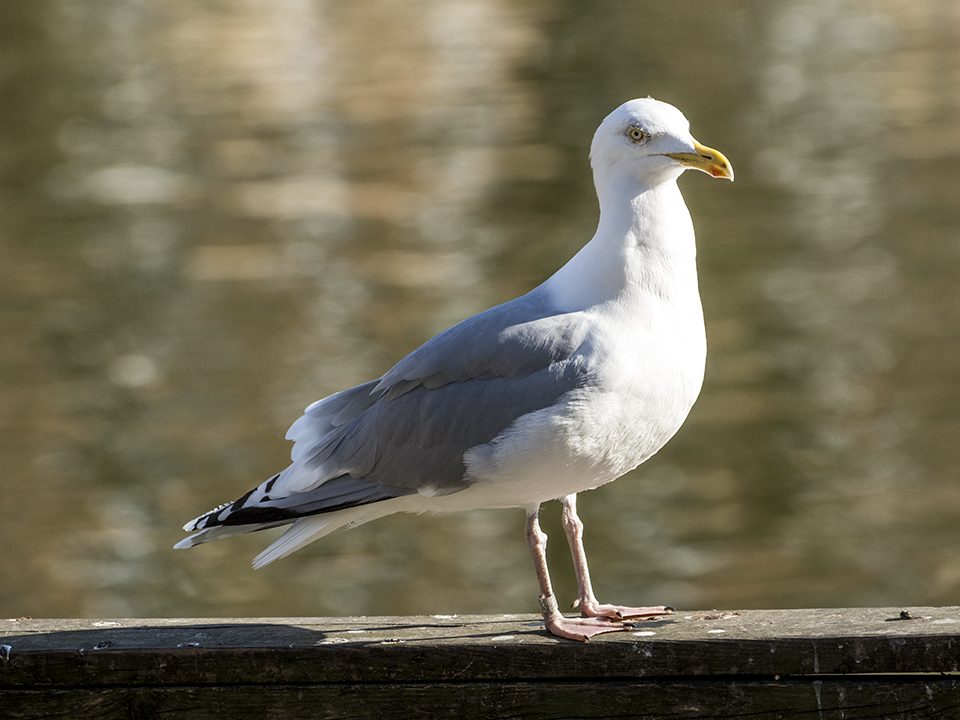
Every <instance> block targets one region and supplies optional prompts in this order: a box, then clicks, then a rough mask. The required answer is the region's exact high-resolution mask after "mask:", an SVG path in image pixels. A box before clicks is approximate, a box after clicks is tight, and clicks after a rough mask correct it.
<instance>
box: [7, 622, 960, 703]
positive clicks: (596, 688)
mask: <svg viewBox="0 0 960 720" xmlns="http://www.w3.org/2000/svg"><path fill="white" fill-rule="evenodd" d="M958 631H960V608H958V607H946V608H908V609H906V610H902V609H900V608H857V609H840V610H749V611H740V612H727V613H719V612H694V613H689V612H688V613H684V612H680V613H676V614H675V615H672V616H669V617H666V618H662V619H658V620H654V621H651V622H647V623H640V624H638V625H637V626H636V627H634V628H633V629H632V630H630V631H628V632H623V633H615V634H610V635H605V636H601V637H598V638H594V639H593V640H591V641H590V642H589V643H575V642H570V641H564V640H559V639H557V638H554V637H552V636H549V635H547V634H546V633H545V632H544V630H543V626H542V622H541V621H540V619H539V617H537V616H534V615H522V616H461V617H457V616H453V617H440V616H433V617H402V618H269V619H262V618H260V619H216V620H198V619H175V620H21V621H13V620H3V621H0V646H2V647H0V708H2V712H0V715H2V716H3V717H15V718H34V717H46V716H51V715H53V716H56V714H57V712H58V711H57V708H69V713H68V715H69V716H70V717H77V718H86V717H90V718H94V717H116V716H119V717H153V716H156V715H160V714H161V713H177V715H176V716H177V717H178V718H184V719H186V718H194V717H197V718H199V717H208V716H210V715H212V714H215V711H216V712H221V713H223V714H224V715H226V716H240V714H241V713H243V714H244V716H247V717H259V716H271V715H272V716H276V717H330V718H334V717H358V716H366V715H377V716H378V717H382V718H392V717H410V716H411V715H410V712H411V708H416V716H417V717H425V718H430V717H434V716H437V717H440V716H443V717H451V716H452V715H451V713H453V715H456V716H460V717H511V716H518V715H523V716H524V717H525V718H540V717H543V718H550V717H610V716H621V715H626V716H631V715H643V716H649V717H662V716H670V717H677V718H679V717H706V716H717V715H723V716H729V717H739V716H741V715H748V714H751V713H753V714H755V715H756V714H759V716H760V717H781V716H786V715H787V714H789V715H790V717H804V716H809V717H818V718H820V717H845V718H860V717H863V718H867V717H904V718H908V717H929V716H931V715H935V714H937V713H944V715H943V716H944V717H949V716H951V713H955V714H956V715H957V716H960V689H958V682H960V676H956V675H952V674H953V673H958V664H960V634H958ZM638 708H641V709H642V711H638ZM131 713H132V714H131ZM805 714H806V715H805Z"/></svg>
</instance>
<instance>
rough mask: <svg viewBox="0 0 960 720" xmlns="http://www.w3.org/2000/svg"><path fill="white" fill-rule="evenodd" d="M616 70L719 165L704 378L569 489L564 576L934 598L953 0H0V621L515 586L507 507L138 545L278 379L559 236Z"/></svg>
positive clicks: (155, 532)
mask: <svg viewBox="0 0 960 720" xmlns="http://www.w3.org/2000/svg"><path fill="white" fill-rule="evenodd" d="M646 95H653V96H655V97H657V98H659V99H662V100H666V101H668V102H671V103H673V104H675V105H677V106H679V107H680V108H681V109H682V110H683V111H684V112H685V113H686V115H687V116H688V117H689V119H690V120H691V122H692V127H693V132H694V134H695V136H696V137H697V138H698V139H699V140H700V141H701V142H703V143H705V144H707V145H710V146H713V147H716V148H718V149H720V150H722V151H723V152H724V153H726V154H727V156H728V157H729V158H730V159H731V161H732V162H733V165H734V167H735V169H736V172H737V181H736V182H735V183H734V184H733V185H731V184H729V183H721V182H716V181H713V180H711V179H710V178H708V177H706V176H705V175H701V174H699V173H687V174H686V175H685V176H684V178H683V179H682V180H681V185H682V188H683V190H684V194H685V197H686V199H687V203H688V205H689V206H690V208H691V211H692V214H693V217H694V222H695V225H696V227H697V233H698V241H699V248H700V254H699V258H700V259H699V265H700V273H701V292H702V296H703V301H704V309H705V314H706V321H707V333H708V339H709V347H710V351H709V360H708V366H707V376H706V383H705V386H704V390H703V394H702V396H701V399H700V401H699V403H698V404H697V406H696V407H695V408H694V411H693V413H692V415H691V416H690V419H689V420H688V422H687V423H686V425H685V426H684V428H683V429H682V430H681V432H680V433H679V435H678V436H677V437H676V438H675V439H674V440H673V442H672V443H671V444H669V445H668V446H667V448H666V449H665V450H663V451H662V452H661V453H660V454H659V455H658V456H657V457H655V458H654V459H653V460H651V461H650V462H648V463H647V464H646V465H645V466H643V467H642V468H640V469H639V470H638V471H636V472H634V473H631V474H630V475H628V476H627V477H625V478H623V479H621V480H620V481H618V482H616V483H614V484H612V485H608V486H606V487H604V488H601V489H599V490H596V491H594V492H591V493H587V494H585V495H583V496H582V497H581V511H582V515H583V517H584V520H585V523H586V528H587V529H586V536H585V541H586V544H587V551H588V554H589V555H590V559H591V562H592V569H593V573H594V576H595V585H596V586H597V588H598V594H599V596H600V599H601V600H605V601H608V602H622V603H636V604H646V603H668V604H671V605H674V606H676V607H679V608H742V607H791V606H794V607H803V606H859V605H919V604H957V603H960V479H958V470H960V283H958V278H960V4H958V3H957V2H956V0H873V1H870V2H861V1H855V0H780V1H779V2H776V3H771V2H762V1H760V0H754V1H750V0H716V1H714V2H709V3H708V2H693V1H692V0H675V1H674V2H670V3H662V2H627V3H624V2H615V1H613V0H606V1H599V2H590V3H582V2H575V1H574V0H561V1H560V2H556V1H554V0H418V1H415V2H409V1H408V0H360V1H358V2H349V3H347V2H335V1H333V0H278V1H270V2H268V1H267V0H238V1H236V2H195V1H193V0H190V1H188V0H163V1H162V2H161V1H160V0H33V1H32V2H6V3H2V4H0V468H2V472H0V616H4V617H16V616H21V615H30V616H34V617H40V616H88V617H89V616H131V617H149V616H261V615H274V616H282V615H328V614H334V615H336V614H368V615H369V614H401V613H474V612H477V613H493V612H534V611H535V610H536V608H537V606H536V600H535V598H536V594H537V589H536V582H535V577H534V573H533V570H532V566H531V561H530V558H529V556H528V553H527V549H526V547H525V545H524V541H523V514H522V512H521V511H520V510H516V511H478V512H473V513H467V514H461V515H455V516H420V517H417V516H395V517H392V518H388V519H385V520H381V521H378V522H376V523H372V524H370V525H366V526H363V527H361V528H357V529H352V530H347V531H341V532H339V533H336V534H335V535H333V536H331V537H329V538H327V539H324V540H322V541H320V542H318V543H315V544H313V545H311V546H310V547H309V548H308V549H306V550H304V551H301V552H299V553H297V554H295V555H294V556H291V557H290V558H288V559H286V560H283V561H280V562H278V563H276V564H274V565H271V566H269V567H268V568H266V569H264V570H260V571H256V572H254V571H252V570H251V569H250V567H249V561H250V559H251V558H252V557H253V556H254V555H255V554H256V553H257V552H259V551H260V550H261V549H262V548H263V547H264V546H265V545H266V544H267V543H268V542H269V541H270V540H271V539H272V537H275V535H276V533H275V532H272V533H261V534H256V535H252V536H245V537H241V538H234V539H231V540H226V541H221V542H217V543H213V544H210V545H205V546H203V547H200V548H196V549H194V550H191V551H188V552H179V551H174V550H172V549H171V546H172V545H173V544H174V543H175V542H177V541H178V540H179V539H180V538H181V537H182V536H183V534H182V532H181V531H180V526H181V525H182V524H183V523H184V522H185V521H187V520H189V519H191V518H193V517H195V516H196V515H198V514H199V513H201V512H203V511H205V510H208V509H210V508H211V507H213V506H215V505H217V504H219V503H221V502H224V501H227V500H232V499H234V498H236V497H238V496H239V495H241V494H242V493H244V492H246V491H247V490H248V489H249V488H251V487H253V486H254V485H255V484H257V483H259V482H260V481H261V480H263V479H264V478H266V477H267V476H268V475H270V474H272V473H274V472H276V471H277V470H279V469H281V468H283V467H284V466H285V464H286V462H287V459H288V452H289V445H288V443H287V442H286V441H284V440H283V434H284V431H285V430H286V428H287V427H288V425H289V424H290V423H291V422H292V421H293V420H294V419H296V418H297V417H298V416H299V414H300V412H301V410H302V409H303V407H304V406H306V405H307V404H308V403H309V402H311V401H312V400H314V399H316V398H319V397H322V396H325V395H327V394H329V393H332V392H334V391H336V390H339V389H343V388H345V387H347V386H350V385H353V384H356V383H359V382H361V381H364V380H368V379H371V378H374V377H376V376H378V375H379V374H381V373H382V372H384V371H385V370H386V369H387V368H389V367H390V366H391V365H392V364H393V363H394V362H396V361H397V360H398V359H399V358H401V357H402V356H403V355H404V354H406V353H407V352H409V351H410V350H412V349H413V348H415V347H416V346H417V345H418V344H420V343H421V342H423V341H424V340H426V339H428V338H429V337H430V336H432V335H433V334H435V333H436V332H438V331H440V330H442V329H444V328H445V327H447V326H449V325H450V324H452V323H454V322H456V321H457V320H460V319H462V318H464V317H466V316H468V315H470V314H473V313H475V312H478V311H480V310H483V309H485V308H487V307H489V306H491V305H493V304H496V303H499V302H502V301H505V300H508V299H510V298H512V297H515V296H516V295H519V294H522V293H523V292H525V291H527V290H528V289H529V288H531V287H532V286H534V285H535V284H537V283H539V282H541V281H542V280H543V279H545V278H546V277H547V276H548V275H550V274H551V273H552V272H553V271H554V270H555V269H556V268H558V267H559V266H560V265H562V264H563V263H564V262H565V261H566V260H567V259H568V258H569V257H570V256H571V255H572V254H573V253H574V252H575V251H576V250H577V249H578V248H579V247H580V246H581V245H582V244H583V243H584V242H585V241H586V240H588V239H589V237H590V236H591V234H592V232H593V229H594V227H595V222H596V219H597V208H596V201H595V197H594V194H593V189H592V184H591V177H590V172H589V166H588V161H587V151H588V147H589V142H590V138H591V136H592V133H593V131H594V129H595V128H596V126H597V124H598V123H599V122H600V120H601V119H602V118H603V117H604V116H605V115H606V114H607V113H608V112H610V111H611V110H612V109H613V108H615V107H616V106H617V105H619V104H620V103H621V102H623V101H625V100H627V99H630V98H633V97H637V96H646ZM558 514H559V513H558V510H557V508H556V503H553V504H551V506H547V507H546V509H545V513H544V515H545V529H546V530H547V532H548V533H550V534H551V536H552V538H553V542H552V545H551V551H552V552H551V558H552V563H553V567H554V573H555V575H556V580H557V584H558V586H559V588H558V591H559V594H560V596H561V599H562V598H568V599H571V600H572V599H573V596H574V589H573V577H572V570H571V566H570V561H569V558H568V556H567V551H566V547H565V543H564V541H563V539H562V534H561V531H560V528H559V522H558ZM268 535H269V537H268Z"/></svg>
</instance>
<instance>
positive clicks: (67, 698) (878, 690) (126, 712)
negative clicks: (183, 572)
mask: <svg viewBox="0 0 960 720" xmlns="http://www.w3.org/2000/svg"><path fill="white" fill-rule="evenodd" d="M958 715H960V688H958V683H957V680H956V679H955V678H926V679H924V680H922V681H918V682H912V683H908V684H903V683H898V682H896V681H895V680H875V681H870V680H860V681H856V682H855V681H853V680H845V679H842V678H832V679H824V680H817V681H815V682H812V683H811V682H800V681H798V680H796V679H792V680H791V679H781V680H779V681H775V680H772V679H771V680H766V681H764V680H744V681H743V682H739V683H734V682H729V681H727V682H720V681H715V680H714V681H710V680H703V681H697V680H686V681H677V680H652V679H650V680H622V681H616V682H611V681H591V682H570V683H558V684H553V683H540V682H522V683H469V682H464V683H441V684H436V685H427V684H420V683H399V684H390V683H388V684H378V683H373V684H351V685H338V684H334V685H287V686H284V685H272V686H251V685H225V686H211V685H206V686H191V687H173V686H167V687H144V688H135V687H129V688H104V689H99V690H98V689H92V688H87V689H68V690H60V689H57V690H51V691H40V690H20V691H7V692H3V691H2V690H0V717H3V718H5V719H6V720H40V719H41V718H44V719H49V718H57V717H66V718H70V719H71V720H102V719H104V718H137V720H140V719H142V718H176V719H177V720H200V719H206V718H284V720H288V719H297V718H303V719H304V720H307V719H310V720H314V719H316V718H327V719H330V720H334V719H337V720H339V719H343V720H347V719H350V720H356V718H367V717H370V718H377V719H378V720H410V719H411V718H416V720H449V719H450V718H458V719H459V718H463V719H464V720H470V719H473V718H476V719H478V720H490V718H523V719H524V720H554V719H558V718H565V719H567V720H569V719H571V718H606V719H608V720H609V718H647V719H649V718H670V719H671V720H684V719H686V718H718V717H720V718H750V720H758V719H764V718H790V719H791V720H795V719H797V718H799V719H800V720H803V719H807V718H809V719H815V720H867V719H868V718H869V719H870V720H878V719H884V720H893V719H896V720H914V719H916V720H920V719H921V718H923V719H924V720H929V719H930V718H956V717H958Z"/></svg>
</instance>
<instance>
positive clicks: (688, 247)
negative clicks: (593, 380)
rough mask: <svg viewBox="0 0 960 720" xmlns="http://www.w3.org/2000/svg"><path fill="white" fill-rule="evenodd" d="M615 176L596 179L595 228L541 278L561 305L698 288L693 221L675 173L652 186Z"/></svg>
mask: <svg viewBox="0 0 960 720" xmlns="http://www.w3.org/2000/svg"><path fill="white" fill-rule="evenodd" d="M616 180H617V182H616V183H614V182H609V183H606V184H602V183H601V182H600V181H599V179H598V181H597V194H598V196H599V198H600V222H599V225H598V226H597V232H596V234H595V235H594V236H593V239H592V240H591V241H590V242H589V243H587V244H586V245H585V246H584V247H583V249H581V250H580V252H578V253H577V254H576V255H575V256H574V257H573V258H571V260H570V261H569V262H568V263H567V264H566V265H564V266H563V267H562V268H560V269H559V270H558V271H557V272H556V273H555V274H554V275H553V276H552V277H551V278H549V279H548V280H547V281H546V282H545V283H544V284H543V287H544V289H545V290H546V291H547V292H549V293H550V295H551V298H552V300H553V302H554V303H556V305H558V306H559V307H561V308H562V309H564V310H565V311H568V312H570V311H575V310H584V309H586V308H589V307H592V306H594V305H598V304H602V303H606V302H609V301H615V300H619V301H626V302H629V301H630V299H632V298H638V297H639V295H642V294H646V295H648V294H651V293H652V294H655V295H657V296H659V297H661V298H662V299H663V300H666V301H668V302H673V301H678V300H682V299H686V298H689V297H690V293H691V292H692V293H693V294H695V295H696V294H697V274H696V245H695V241H694V235H693V224H692V222H691V220H690V213H689V212H688V211H687V206H686V205H685V204H684V202H683V196H681V194H680V189H679V188H678V187H677V183H676V179H675V178H670V179H667V180H666V181H665V182H662V183H660V184H658V185H656V186H655V187H653V188H646V187H643V186H641V185H640V184H639V183H638V182H636V181H633V182H632V183H631V182H629V181H628V182H624V178H616ZM697 301H698V304H699V297H698V298H697Z"/></svg>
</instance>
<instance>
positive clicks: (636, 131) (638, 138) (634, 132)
mask: <svg viewBox="0 0 960 720" xmlns="http://www.w3.org/2000/svg"><path fill="white" fill-rule="evenodd" d="M627 137H629V138H630V139H631V140H633V141H634V142H635V143H641V142H643V141H644V140H646V139H647V134H646V133H645V132H644V131H643V130H641V129H640V128H638V127H632V128H630V129H629V130H627Z"/></svg>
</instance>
